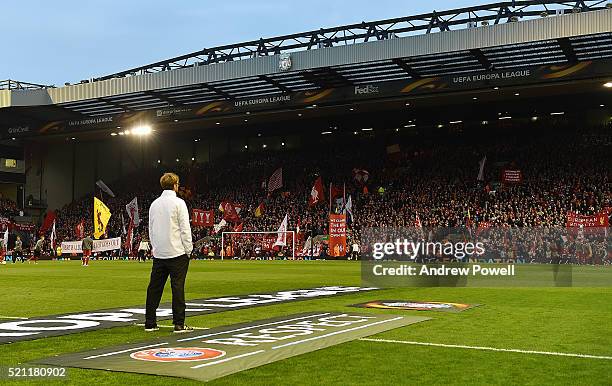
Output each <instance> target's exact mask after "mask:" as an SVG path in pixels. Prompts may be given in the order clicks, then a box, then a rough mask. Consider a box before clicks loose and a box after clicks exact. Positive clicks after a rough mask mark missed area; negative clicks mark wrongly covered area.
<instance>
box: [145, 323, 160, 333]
mask: <svg viewBox="0 0 612 386" xmlns="http://www.w3.org/2000/svg"><path fill="white" fill-rule="evenodd" d="M144 330H145V331H146V332H153V331H159V327H157V324H154V325H152V326H145V329H144Z"/></svg>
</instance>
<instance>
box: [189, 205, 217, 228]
mask: <svg viewBox="0 0 612 386" xmlns="http://www.w3.org/2000/svg"><path fill="white" fill-rule="evenodd" d="M191 225H193V226H196V227H211V226H214V225H215V211H213V210H202V209H193V211H192V212H191Z"/></svg>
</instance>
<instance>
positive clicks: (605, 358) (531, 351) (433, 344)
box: [359, 338, 612, 360]
mask: <svg viewBox="0 0 612 386" xmlns="http://www.w3.org/2000/svg"><path fill="white" fill-rule="evenodd" d="M359 340H362V341H367V342H379V343H401V344H411V345H416V346H435V347H447V348H463V349H470V350H484V351H499V352H514V353H520V354H538V355H553V356H561V357H574V358H589V359H604V360H612V356H604V355H588V354H574V353H563V352H554V351H534V350H519V349H514V348H495V347H480V346H465V345H461V344H444V343H427V342H413V341H407V340H393V339H373V338H361V339H359Z"/></svg>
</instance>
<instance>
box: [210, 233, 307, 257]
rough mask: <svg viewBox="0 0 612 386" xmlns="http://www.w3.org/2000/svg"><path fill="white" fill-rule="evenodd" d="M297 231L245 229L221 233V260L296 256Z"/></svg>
mask: <svg viewBox="0 0 612 386" xmlns="http://www.w3.org/2000/svg"><path fill="white" fill-rule="evenodd" d="M295 243H296V237H295V231H268V232H265V231H261V232H257V231H249V232H247V231H245V232H222V233H221V252H222V253H221V260H223V259H251V260H262V259H263V260H267V259H270V260H271V259H273V258H277V257H281V258H282V257H285V258H289V259H292V260H294V259H295V257H296V254H295V249H296V244H295Z"/></svg>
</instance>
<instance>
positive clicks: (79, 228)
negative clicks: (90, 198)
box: [74, 220, 85, 240]
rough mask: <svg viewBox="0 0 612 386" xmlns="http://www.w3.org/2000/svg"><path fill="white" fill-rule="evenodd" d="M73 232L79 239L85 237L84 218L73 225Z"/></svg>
mask: <svg viewBox="0 0 612 386" xmlns="http://www.w3.org/2000/svg"><path fill="white" fill-rule="evenodd" d="M74 233H75V235H76V238H77V240H81V239H82V238H84V237H85V220H81V222H80V223H78V224H77V225H76V226H75V227H74Z"/></svg>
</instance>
